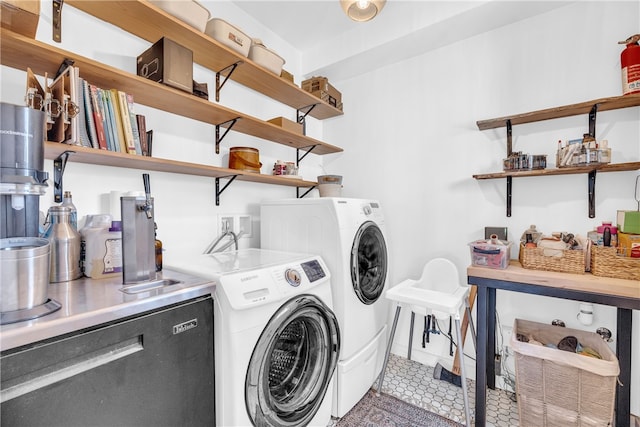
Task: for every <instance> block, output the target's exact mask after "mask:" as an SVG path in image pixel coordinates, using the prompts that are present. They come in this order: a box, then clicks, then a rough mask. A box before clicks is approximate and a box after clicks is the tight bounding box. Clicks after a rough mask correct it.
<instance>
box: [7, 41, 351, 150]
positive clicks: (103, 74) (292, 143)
mask: <svg viewBox="0 0 640 427" xmlns="http://www.w3.org/2000/svg"><path fill="white" fill-rule="evenodd" d="M1 34H2V43H1V44H0V61H1V62H2V65H6V66H9V67H12V68H17V69H21V70H26V69H27V67H30V68H31V69H32V70H33V71H34V73H36V74H39V75H44V74H45V73H48V74H49V75H51V76H53V75H55V73H56V71H57V69H58V67H59V66H60V64H61V63H62V62H63V61H64V60H65V59H67V58H68V59H71V60H73V61H74V66H76V67H79V68H80V76H81V77H82V78H84V79H85V80H87V81H88V82H90V83H92V84H95V85H97V86H102V87H105V88H117V89H118V90H121V91H124V92H126V93H129V94H131V95H133V98H134V100H135V102H136V103H138V104H143V105H147V106H149V107H152V108H156V109H158V110H162V111H167V112H170V113H174V114H178V115H180V116H183V117H189V118H191V119H194V120H198V121H200V122H204V123H209V124H212V125H220V124H222V125H221V126H222V127H226V125H224V124H225V123H227V122H229V121H232V120H234V119H236V118H239V120H237V121H236V123H235V125H234V126H233V130H234V131H237V132H240V133H243V134H246V135H251V136H255V137H257V138H262V139H265V140H268V141H273V142H276V143H279V144H283V145H286V146H289V147H292V148H301V149H306V150H309V149H311V148H312V147H313V151H312V152H313V153H314V154H329V153H338V152H341V151H342V149H341V148H339V147H336V146H333V145H331V144H326V143H324V142H322V141H318V140H316V139H314V138H310V137H308V136H305V135H302V134H298V133H295V132H291V131H288V130H286V129H283V128H281V127H279V126H276V125H273V124H271V123H268V122H266V121H263V120H259V119H257V118H255V117H252V116H249V115H246V114H243V113H240V112H237V111H234V110H231V109H229V108H226V107H223V106H220V105H218V104H214V103H212V102H209V101H207V100H205V99H202V98H198V97H197V96H195V95H191V94H189V93H187V92H183V91H180V90H178V89H174V88H171V87H169V86H166V85H163V84H160V83H156V82H153V81H151V80H148V79H145V78H143V77H140V76H137V75H135V74H131V73H127V72H125V71H122V70H119V69H117V68H114V67H110V66H107V65H104V64H101V63H99V62H97V61H94V60H92V59H88V58H84V57H82V56H79V55H76V54H73V53H71V52H68V51H65V50H62V49H58V48H57V47H55V46H52V45H49V44H46V43H42V42H40V41H37V40H33V39H30V38H27V37H24V36H21V35H19V34H16V33H13V32H11V31H8V30H5V29H3V30H2V33H1ZM213 137H214V135H213V132H212V139H213Z"/></svg>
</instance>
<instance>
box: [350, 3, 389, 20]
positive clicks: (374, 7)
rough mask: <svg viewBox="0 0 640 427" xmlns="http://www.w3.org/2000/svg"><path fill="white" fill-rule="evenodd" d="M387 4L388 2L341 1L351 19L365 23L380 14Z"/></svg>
mask: <svg viewBox="0 0 640 427" xmlns="http://www.w3.org/2000/svg"><path fill="white" fill-rule="evenodd" d="M386 2H387V0H340V5H341V6H342V9H343V10H344V13H346V14H347V16H348V17H349V18H351V19H353V20H354V21H357V22H365V21H369V20H371V19H373V18H374V17H375V16H376V15H377V14H378V13H380V11H381V10H382V8H383V7H384V4H385V3H386Z"/></svg>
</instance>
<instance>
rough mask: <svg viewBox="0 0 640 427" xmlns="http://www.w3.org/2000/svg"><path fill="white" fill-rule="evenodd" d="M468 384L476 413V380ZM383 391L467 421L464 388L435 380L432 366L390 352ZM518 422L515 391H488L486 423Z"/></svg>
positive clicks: (513, 425)
mask: <svg viewBox="0 0 640 427" xmlns="http://www.w3.org/2000/svg"><path fill="white" fill-rule="evenodd" d="M468 384H469V388H468V389H469V400H470V403H471V413H472V414H473V413H474V410H473V405H474V399H475V382H474V381H471V380H468ZM376 386H377V383H376ZM382 391H383V392H385V393H388V394H390V395H392V396H395V397H397V398H399V399H402V400H404V401H405V402H409V403H411V404H413V405H416V406H419V407H421V408H424V409H426V410H428V411H431V412H434V413H437V414H439V415H442V416H443V417H446V418H449V419H451V420H454V421H457V422H459V423H462V424H464V422H465V416H464V400H463V398H462V389H461V388H460V387H456V386H454V385H453V384H450V383H448V382H446V381H442V380H436V379H434V378H433V367H431V366H426V365H423V364H422V363H419V362H415V361H412V360H408V359H406V358H404V357H400V356H396V355H394V354H391V357H390V358H389V365H388V366H387V371H386V374H385V379H384V384H383V386H382ZM472 416H473V415H472ZM518 425H519V422H518V406H517V404H516V402H515V400H514V398H513V394H512V393H509V392H506V391H504V390H499V389H496V390H489V392H488V393H487V426H493V427H518ZM330 426H331V424H330Z"/></svg>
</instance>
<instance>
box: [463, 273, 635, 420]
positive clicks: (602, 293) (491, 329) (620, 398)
mask: <svg viewBox="0 0 640 427" xmlns="http://www.w3.org/2000/svg"><path fill="white" fill-rule="evenodd" d="M467 281H468V283H469V284H470V285H475V286H477V287H478V301H477V319H478V321H477V334H478V339H477V343H478V347H477V359H476V405H475V408H476V424H475V425H476V426H484V425H485V423H486V417H487V414H486V409H487V408H486V403H487V386H488V387H489V388H491V389H494V388H495V364H494V359H495V340H496V336H495V326H496V324H495V323H496V322H495V315H494V313H495V310H496V289H501V290H507V291H512V292H522V293H527V294H535V295H542V296H548V297H555V298H564V299H571V300H576V301H584V302H590V303H596V304H603V305H610V306H614V307H617V309H618V314H617V334H616V337H615V339H616V354H617V356H618V361H619V362H620V383H618V387H617V390H616V402H615V414H616V415H615V418H616V419H615V423H614V425H615V426H616V427H628V426H629V418H630V399H631V387H630V386H629V385H630V384H631V336H632V335H631V326H632V320H633V319H632V315H633V311H632V310H640V283H639V282H638V281H636V280H623V279H613V278H609V277H598V276H594V275H592V274H589V273H587V274H569V273H556V272H551V271H539V270H527V269H524V268H522V266H521V265H520V263H519V262H518V261H511V263H510V264H509V266H508V267H507V268H506V269H504V270H496V269H490V268H485V267H475V266H471V267H468V268H467ZM621 384H622V385H621Z"/></svg>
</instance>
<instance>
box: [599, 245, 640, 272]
mask: <svg viewBox="0 0 640 427" xmlns="http://www.w3.org/2000/svg"><path fill="white" fill-rule="evenodd" d="M591 273H592V274H593V275H594V276H603V277H615V278H617V279H629V280H640V258H629V257H623V256H618V255H616V248H614V247H606V246H595V245H594V246H592V247H591Z"/></svg>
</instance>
